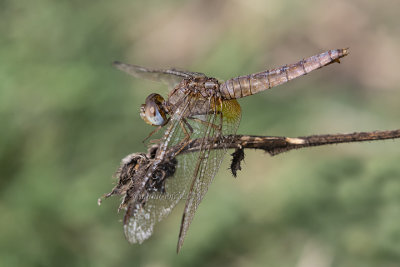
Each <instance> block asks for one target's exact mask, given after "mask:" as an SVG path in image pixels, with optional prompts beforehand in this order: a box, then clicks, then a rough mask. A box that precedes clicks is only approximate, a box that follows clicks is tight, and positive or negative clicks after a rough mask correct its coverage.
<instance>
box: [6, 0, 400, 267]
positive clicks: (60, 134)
mask: <svg viewBox="0 0 400 267" xmlns="http://www.w3.org/2000/svg"><path fill="white" fill-rule="evenodd" d="M398 10H400V3H399V2H398V1H389V0H384V1H361V0H358V1H345V0H339V1H328V0H324V1H312V0H306V1H288V0H287V1H281V0H271V1H262V0H246V1H244V0H243V1H239V0H237V1H211V0H209V1H199V0H197V1H155V0H154V1H126V0H116V1H107V0H99V1H84V0H80V1H46V0H39V1H28V0H16V1H11V0H3V1H1V2H0V17H1V23H0V36H1V37H0V62H1V64H0V125H1V126H0V127H1V128H0V129H1V130H0V214H1V215H0V216H1V220H0V265H1V266H122V265H123V266H138V265H144V266H179V265H189V264H190V266H200V265H204V264H208V266H220V265H230V266H241V265H246V266H251V265H254V266H266V265H268V266H321V267H325V266H353V267H354V266H398V263H399V262H400V223H399V221H400V165H399V162H400V152H399V148H400V142H399V141H384V142H376V143H362V144H350V145H338V146H329V147H321V148H315V149H308V150H304V151H295V152H290V153H288V154H284V155H280V156H278V157H275V158H271V157H269V156H268V155H266V154H264V153H263V152H261V151H247V153H246V160H245V165H244V166H243V167H244V168H243V170H242V171H241V172H240V173H239V177H238V178H237V179H233V178H232V177H230V174H229V171H227V166H228V165H227V164H225V165H224V166H223V167H222V168H221V170H220V172H219V173H218V175H217V177H216V180H215V182H214V184H213V185H212V186H211V189H210V191H209V192H208V194H207V196H206V197H205V200H204V201H203V203H202V204H201V205H200V207H199V210H198V212H197V214H196V217H195V219H194V221H193V224H192V226H191V229H190V230H189V233H188V236H187V238H186V242H185V245H184V247H183V250H182V251H181V254H179V255H178V256H177V255H176V254H175V244H176V242H177V234H178V230H179V223H180V216H181V213H182V207H181V206H178V207H177V208H176V209H175V211H174V212H173V213H172V215H171V216H170V217H168V218H167V219H166V220H165V221H164V222H162V223H160V224H159V225H158V228H157V229H155V233H154V235H153V236H152V238H151V239H150V240H148V241H146V242H145V243H144V244H143V245H141V246H139V245H130V244H128V243H127V241H126V240H125V239H124V237H123V233H122V224H121V222H120V219H121V214H117V213H116V208H117V206H118V204H119V203H118V202H119V199H117V198H115V199H112V200H108V201H105V202H104V203H103V205H102V206H101V207H98V206H97V204H96V201H97V198H98V197H99V196H100V195H102V194H103V193H105V192H108V191H109V190H110V189H111V187H112V186H113V184H112V183H113V180H112V179H111V176H112V173H113V172H114V171H115V169H116V167H117V166H118V164H119V160H120V159H121V158H122V157H124V156H125V155H127V154H129V153H132V152H139V151H145V149H146V148H145V147H144V145H143V144H142V143H141V141H142V140H143V139H144V138H145V137H146V136H147V134H148V133H149V132H150V131H151V130H152V128H151V127H150V126H147V125H145V124H144V122H142V121H141V120H140V118H139V115H138V107H139V105H140V104H141V103H142V102H143V101H144V99H145V97H146V95H148V94H149V93H151V92H159V93H163V94H166V92H167V91H166V88H163V86H161V85H159V84H156V83H151V82H144V81H138V80H135V79H133V78H131V77H129V76H127V75H125V74H123V73H120V72H118V71H117V70H115V69H113V68H112V67H111V65H110V63H111V62H112V61H113V60H116V59H118V60H122V61H125V62H129V63H134V64H139V65H144V66H151V67H169V66H175V67H179V68H186V69H189V70H193V71H200V72H205V73H207V74H209V75H211V76H216V77H218V78H221V79H226V78H230V77H233V76H237V75H242V74H248V73H253V72H257V71H261V70H264V69H266V68H270V67H275V66H279V65H283V64H286V63H292V62H296V61H297V60H299V59H301V58H303V57H307V56H311V55H313V54H316V53H319V52H322V51H324V50H328V49H333V48H341V47H348V46H349V47H350V49H351V50H350V52H351V54H350V55H349V56H348V57H346V58H344V59H343V63H342V64H340V65H338V64H334V65H331V66H329V67H326V68H324V69H323V70H319V71H316V72H314V73H312V74H310V75H307V76H306V77H303V78H300V79H298V80H295V81H293V82H290V83H288V84H286V85H283V86H280V87H277V88H274V89H273V90H271V91H269V92H264V93H262V94H259V95H257V96H253V97H249V98H247V99H243V100H241V101H240V103H241V104H242V107H243V120H242V124H241V126H240V129H239V132H240V133H245V134H259V135H287V136H301V135H308V134H317V133H337V132H353V131H371V130H384V129H395V128H398V127H399V118H400V108H399V105H400V76H399V75H398V72H399V56H398V55H399V53H400V40H399V38H398V36H400V26H399V25H400V21H399V16H398Z"/></svg>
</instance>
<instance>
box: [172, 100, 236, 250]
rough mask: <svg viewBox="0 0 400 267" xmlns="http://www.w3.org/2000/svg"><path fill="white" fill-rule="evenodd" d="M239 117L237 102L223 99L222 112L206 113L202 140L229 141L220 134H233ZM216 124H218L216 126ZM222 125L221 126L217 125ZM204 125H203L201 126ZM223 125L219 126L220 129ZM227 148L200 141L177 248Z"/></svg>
mask: <svg viewBox="0 0 400 267" xmlns="http://www.w3.org/2000/svg"><path fill="white" fill-rule="evenodd" d="M240 118H241V113H240V106H239V104H238V103H237V102H236V100H234V101H224V102H223V104H222V112H215V113H214V114H212V115H210V116H208V120H207V122H208V126H206V129H205V130H204V131H202V132H204V133H205V135H204V137H205V138H204V139H203V140H213V141H214V142H224V143H225V144H226V145H228V144H229V143H228V140H223V136H226V135H228V134H235V133H236V131H237V128H238V126H239V122H240ZM215 126H217V127H215ZM220 126H222V127H221V128H218V127H220ZM203 127H204V126H203ZM221 129H222V130H221ZM226 150H227V149H218V150H217V149H211V147H210V143H206V142H203V143H202V144H201V149H200V151H199V152H198V155H197V160H196V161H195V162H196V163H195V165H194V166H195V167H194V169H193V171H192V174H191V175H192V183H191V185H190V189H189V193H188V197H187V200H186V204H185V210H184V213H183V216H182V222H181V227H180V232H179V240H178V246H177V252H179V250H180V249H181V248H182V245H183V241H184V239H185V236H186V233H187V230H188V229H189V226H190V224H191V222H192V220H193V218H194V214H195V212H196V210H197V207H198V206H199V204H200V202H201V200H202V199H203V197H204V195H205V194H206V193H207V190H208V187H209V185H210V184H211V182H212V181H213V179H214V177H215V175H216V173H217V171H218V169H219V167H220V165H221V163H222V160H223V157H224V155H225V153H226Z"/></svg>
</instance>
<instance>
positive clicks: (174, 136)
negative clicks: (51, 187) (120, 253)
mask: <svg viewBox="0 0 400 267" xmlns="http://www.w3.org/2000/svg"><path fill="white" fill-rule="evenodd" d="M348 53H349V52H348V48H346V49H333V50H329V51H326V52H323V53H320V54H317V55H314V56H311V57H308V58H304V59H302V60H300V61H298V62H296V63H294V64H287V65H284V66H281V67H278V68H274V69H269V70H265V71H261V72H258V73H254V74H250V75H244V76H238V77H235V78H232V79H228V80H226V81H225V82H222V81H219V80H217V79H216V78H212V77H208V76H206V75H205V74H203V73H199V72H189V71H182V70H177V69H165V70H159V69H150V68H145V67H141V66H137V65H130V64H125V63H121V62H118V61H116V62H114V63H113V65H114V66H115V67H116V68H118V69H119V70H121V71H124V72H126V73H128V74H130V75H132V76H134V77H137V78H143V79H148V80H152V81H157V82H163V83H166V84H168V85H169V86H170V88H171V90H170V92H169V94H168V96H167V97H166V99H164V98H163V97H162V96H161V95H159V94H156V93H152V94H150V95H149V96H148V97H147V98H146V100H145V104H143V105H141V107H140V116H141V117H142V119H143V120H144V121H145V122H146V123H148V124H150V125H153V126H156V129H155V131H153V132H152V133H151V134H150V135H152V134H153V133H154V132H156V131H159V130H161V129H163V132H164V133H163V135H162V137H161V138H160V139H158V140H156V143H157V149H156V150H155V151H153V152H152V157H151V159H148V158H146V159H144V156H143V155H142V157H136V158H135V159H132V158H129V157H128V158H125V159H123V163H125V165H124V166H128V165H129V164H130V165H129V166H131V167H130V168H131V169H129V170H128V173H130V174H131V175H124V176H123V177H119V179H120V180H119V184H118V185H117V186H116V187H115V188H114V190H113V191H112V192H111V193H109V194H107V195H105V197H109V196H111V195H115V194H121V195H122V194H124V198H123V200H122V203H121V205H120V209H125V210H126V212H125V216H124V219H123V224H124V233H125V236H126V238H127V240H128V241H129V242H131V243H142V242H143V241H144V240H146V239H148V238H149V237H150V236H151V235H152V233H153V230H154V226H155V224H157V223H158V222H160V221H161V220H162V219H163V218H165V217H166V216H167V215H168V214H169V213H170V212H171V210H172V209H173V208H174V207H175V206H176V205H177V204H178V202H179V201H180V200H182V199H185V200H186V203H185V207H184V211H183V215H182V220H181V225H180V230H179V237H178V244H177V252H179V251H180V249H181V248H182V245H183V242H184V239H185V236H186V234H187V231H188V229H189V226H190V224H191V222H192V220H193V218H194V215H195V212H196V210H197V208H198V206H199V204H200V202H201V201H202V199H203V198H204V195H205V194H206V192H207V190H208V188H209V186H210V184H211V183H212V181H213V179H214V177H215V175H216V173H217V171H218V169H219V167H220V165H221V162H222V160H223V158H224V155H225V154H226V151H227V146H228V144H229V140H227V138H226V136H229V135H233V134H235V133H236V131H237V129H238V126H239V122H240V119H241V107H240V105H239V103H238V102H237V99H239V98H242V97H246V96H251V95H254V94H257V93H259V92H262V91H265V90H267V89H270V88H272V87H275V86H278V85H281V84H284V83H286V82H288V81H290V80H293V79H295V78H297V77H299V76H302V75H305V74H308V73H309V72H311V71H313V70H316V69H319V68H322V67H324V66H327V65H329V64H332V63H334V62H338V63H340V61H339V59H341V58H342V57H344V56H346V55H348ZM192 140H200V143H199V149H198V150H197V151H196V152H193V153H183V151H184V150H185V149H187V148H188V147H189V146H190V142H191V141H192ZM215 144H219V149H213V145H215ZM220 144H227V145H226V146H223V145H222V146H221V145H220ZM171 149H174V150H173V151H174V153H172V156H171V153H169V152H168V151H170V150H171ZM141 160H146V166H145V167H143V168H142V166H141V167H139V166H140V161H141ZM171 162H172V163H171ZM128 163H129V164H128ZM131 163H132V164H131ZM120 171H121V170H120Z"/></svg>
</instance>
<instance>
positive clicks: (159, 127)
mask: <svg viewBox="0 0 400 267" xmlns="http://www.w3.org/2000/svg"><path fill="white" fill-rule="evenodd" d="M169 119H170V118H168V119H167V121H166V122H165V123H164V124H163V125H159V126H158V127H157V128H155V129H154V130H153V131H152V132H151V133H149V135H148V136H147V137H146V138H145V139H144V140H143V141H142V143H144V142H146V141H147V139H149V138H150V137H151V136H152V135H153V134H155V133H156V132H158V131H159V130H160V129H161V128H162V127H163V126H164V125H166V124H167V123H168V121H169ZM154 141H155V142H158V141H159V140H154ZM150 142H151V143H154V142H152V141H150Z"/></svg>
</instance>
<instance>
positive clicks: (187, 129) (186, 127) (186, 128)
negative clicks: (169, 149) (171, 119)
mask: <svg viewBox="0 0 400 267" xmlns="http://www.w3.org/2000/svg"><path fill="white" fill-rule="evenodd" d="M179 125H180V126H181V128H182V130H183V133H184V134H185V137H184V138H183V140H182V142H181V144H182V146H181V148H179V150H178V151H177V152H176V153H175V156H177V155H178V154H179V153H180V152H181V151H182V150H183V149H184V148H185V147H186V146H187V145H188V144H189V142H190V136H191V135H192V133H193V128H192V126H190V124H189V123H188V122H187V121H186V120H185V119H182V120H181V121H180V122H179ZM189 132H190V133H189Z"/></svg>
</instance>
